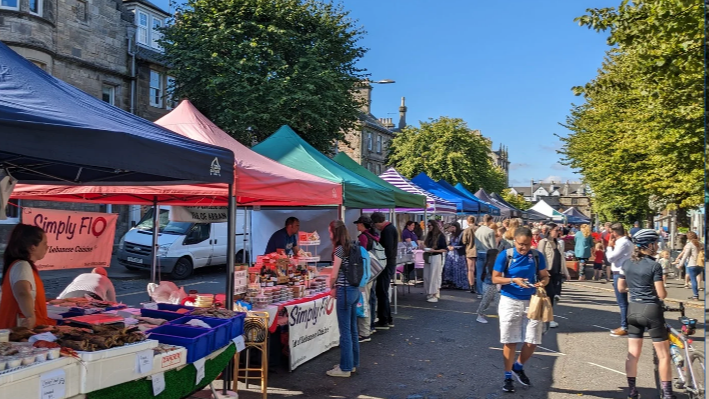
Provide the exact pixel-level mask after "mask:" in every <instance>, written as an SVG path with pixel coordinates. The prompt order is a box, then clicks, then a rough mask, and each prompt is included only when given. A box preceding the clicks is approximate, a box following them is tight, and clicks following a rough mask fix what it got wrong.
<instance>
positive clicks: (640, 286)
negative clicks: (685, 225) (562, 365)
mask: <svg viewBox="0 0 709 399" xmlns="http://www.w3.org/2000/svg"><path fill="white" fill-rule="evenodd" d="M658 241H659V235H658V234H657V232H656V231H655V230H652V229H641V230H639V231H638V232H636V233H635V235H634V236H633V238H632V242H633V245H634V251H633V254H632V256H631V257H630V259H628V260H626V261H625V262H624V263H623V265H622V266H621V271H620V278H619V280H618V291H620V292H628V293H629V301H628V302H629V304H628V357H627V359H626V361H625V373H626V376H627V378H628V389H629V391H630V392H629V393H628V397H629V398H632V399H637V398H638V390H637V388H636V386H635V379H636V377H637V375H638V359H639V358H640V353H641V352H642V347H643V334H644V333H645V331H646V330H647V332H648V335H650V338H652V344H653V346H654V348H655V352H657V357H658V359H659V365H658V366H659V374H660V380H661V381H662V399H672V369H671V368H670V342H669V337H668V334H667V329H666V328H665V317H664V315H663V309H662V300H663V299H665V297H666V296H667V291H665V285H664V283H663V281H662V266H661V265H660V264H659V263H657V262H656V261H655V258H653V257H652V256H651V255H653V254H656V253H657V242H658Z"/></svg>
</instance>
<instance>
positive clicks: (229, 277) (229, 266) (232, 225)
mask: <svg viewBox="0 0 709 399" xmlns="http://www.w3.org/2000/svg"><path fill="white" fill-rule="evenodd" d="M226 235H227V241H226V303H225V304H224V307H226V308H227V309H229V310H234V260H235V259H236V252H235V251H236V197H235V196H234V184H233V183H231V184H229V202H228V207H227V227H226ZM244 255H246V254H244ZM232 367H233V359H232V361H231V362H230V363H229V365H227V368H226V370H225V372H224V387H223V389H222V393H223V394H224V395H226V394H227V390H228V389H229V387H230V386H231V370H232Z"/></svg>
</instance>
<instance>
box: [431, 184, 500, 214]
mask: <svg viewBox="0 0 709 399" xmlns="http://www.w3.org/2000/svg"><path fill="white" fill-rule="evenodd" d="M438 184H440V185H441V187H443V188H445V189H446V190H448V191H451V192H453V193H455V194H458V195H460V196H461V197H463V198H468V199H470V200H472V201H473V202H475V203H477V204H478V211H477V213H484V212H489V210H490V208H489V207H488V206H487V204H485V203H484V202H482V201H480V200H479V199H477V198H475V197H474V196H473V197H469V196H467V195H465V194H464V193H462V192H460V191H458V189H456V188H455V187H453V185H452V184H450V183H448V182H447V181H445V180H443V179H441V180H439V181H438Z"/></svg>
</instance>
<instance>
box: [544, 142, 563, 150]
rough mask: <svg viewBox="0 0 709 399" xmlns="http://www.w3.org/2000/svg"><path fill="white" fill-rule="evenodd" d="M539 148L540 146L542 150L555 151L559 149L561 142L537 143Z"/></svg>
mask: <svg viewBox="0 0 709 399" xmlns="http://www.w3.org/2000/svg"><path fill="white" fill-rule="evenodd" d="M539 148H541V149H542V150H544V151H549V152H556V151H558V150H560V149H561V142H559V141H557V142H554V143H551V145H541V144H540V145H539Z"/></svg>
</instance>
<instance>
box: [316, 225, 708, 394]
mask: <svg viewBox="0 0 709 399" xmlns="http://www.w3.org/2000/svg"><path fill="white" fill-rule="evenodd" d="M476 220H477V219H476V218H475V217H473V216H469V217H468V218H467V219H466V220H465V221H464V222H462V223H461V222H458V221H456V222H451V223H448V224H443V223H441V222H440V221H439V220H436V219H431V220H428V221H426V227H427V229H426V234H424V231H423V228H422V226H421V225H420V224H419V223H416V222H413V221H409V222H407V223H406V224H405V227H404V229H403V231H402V233H401V234H399V232H398V230H397V229H396V227H395V226H394V225H393V224H392V223H391V222H390V221H387V220H386V217H385V215H384V214H382V213H379V212H375V213H373V214H372V215H371V217H366V216H362V217H360V218H359V219H357V220H356V221H355V224H356V225H357V230H358V232H359V236H358V243H359V245H361V246H362V247H364V248H365V249H366V250H367V251H368V252H369V254H370V256H371V257H372V258H376V259H378V260H379V261H380V262H381V263H382V264H383V265H385V266H384V268H383V269H384V270H383V271H382V272H381V273H380V274H379V275H378V276H377V277H376V279H375V280H373V281H371V282H370V283H368V284H366V286H364V288H363V289H360V288H358V287H352V286H350V285H349V284H348V283H347V281H346V279H345V271H346V270H347V267H348V262H349V259H348V256H347V254H348V253H349V252H348V249H349V245H350V244H349V243H350V238H349V236H348V233H347V229H346V226H345V225H344V224H343V223H342V222H340V221H336V222H333V223H332V224H331V228H330V237H331V239H332V240H333V248H334V257H333V259H334V265H335V267H334V269H335V270H334V273H335V274H336V275H337V276H338V277H337V278H335V279H334V280H335V281H334V282H333V288H334V290H333V295H335V296H336V297H337V315H338V324H339V327H340V351H341V360H340V364H339V365H336V366H335V367H334V368H333V369H332V370H329V371H328V375H330V376H335V377H349V376H350V375H351V373H353V372H355V371H356V369H357V367H358V366H359V344H360V343H362V342H368V341H371V340H372V334H374V333H375V332H377V331H380V330H389V329H391V328H394V320H393V318H392V312H391V306H390V303H389V289H390V287H391V283H392V281H393V280H394V278H395V274H396V266H397V265H396V263H397V262H396V260H397V255H398V250H399V243H400V242H401V243H403V245H404V246H405V247H406V248H409V249H411V248H419V249H421V250H423V259H424V267H423V285H424V287H423V288H424V292H425V294H426V300H427V301H428V302H432V303H435V302H438V301H439V300H440V299H441V289H442V288H450V289H458V290H466V291H470V292H471V293H472V294H474V295H476V296H477V298H478V299H480V300H481V301H480V303H479V304H478V309H477V315H478V316H477V321H478V322H479V323H483V324H486V323H488V320H487V319H486V318H485V314H486V312H487V311H488V309H489V308H490V307H491V306H492V305H493V303H495V302H497V312H498V318H499V329H500V342H501V343H502V345H503V358H504V373H505V378H504V382H503V390H504V391H506V392H514V390H515V387H514V380H513V378H514V379H516V380H517V381H518V382H519V383H520V384H522V385H525V386H529V385H531V382H530V380H529V377H528V376H527V375H526V374H525V372H524V365H525V363H526V362H527V361H528V360H529V359H530V358H531V357H532V355H533V354H534V351H535V349H536V347H537V346H538V345H540V344H541V342H542V336H543V334H544V332H545V328H546V327H550V328H555V327H558V323H557V322H556V321H554V320H551V321H549V322H548V323H544V322H542V321H540V320H531V319H529V318H528V317H527V309H528V308H529V306H530V300H531V298H532V296H533V295H535V293H536V292H537V289H538V288H539V289H543V290H544V291H545V293H546V296H547V297H548V298H549V299H550V303H551V305H552V307H553V306H555V305H556V304H557V302H558V301H559V300H560V299H561V295H562V286H563V283H564V281H566V280H570V279H571V274H570V272H569V268H568V267H567V264H566V261H567V260H572V261H575V265H577V269H576V271H577V272H578V279H579V280H582V281H583V280H586V279H587V275H588V278H589V279H592V280H594V281H599V282H601V283H606V282H610V281H611V280H612V281H613V289H614V292H615V295H616V300H617V303H618V306H619V308H620V327H618V328H617V329H615V330H612V331H611V335H612V336H614V337H623V336H627V337H628V342H629V344H628V358H627V359H628V360H627V361H626V372H627V377H628V386H629V397H630V398H633V399H637V397H638V395H637V389H636V388H635V379H636V376H637V363H638V357H639V355H640V351H641V349H642V337H643V335H644V332H645V331H648V334H649V335H650V337H651V338H652V340H653V345H654V347H655V350H656V352H657V354H658V359H659V362H660V366H659V367H660V369H659V370H660V371H659V374H660V377H661V379H662V381H663V383H662V388H663V399H670V398H671V397H672V386H671V370H670V365H669V359H670V355H669V341H668V336H667V331H666V329H665V328H664V317H663V314H662V306H661V304H662V300H663V299H664V298H665V297H666V295H667V291H666V289H665V287H666V281H667V278H668V274H670V272H671V271H672V270H673V269H674V270H675V275H676V278H678V279H681V278H686V280H685V281H686V284H687V286H689V284H691V286H692V289H693V296H692V298H693V299H697V298H698V291H699V290H701V289H702V288H701V283H702V276H703V271H704V250H703V248H704V247H703V244H702V243H701V242H699V240H698V237H697V235H696V234H695V233H693V232H689V233H688V234H687V244H686V245H685V246H684V248H683V250H682V252H681V253H680V254H679V255H678V256H677V257H676V259H675V260H674V261H672V260H671V256H670V252H669V251H668V250H667V249H666V248H665V245H664V244H665V242H666V236H665V235H664V233H665V232H664V230H660V231H657V230H653V229H642V228H640V227H639V224H636V225H635V226H634V227H633V229H631V230H630V232H626V231H625V228H624V226H623V225H622V224H621V223H605V224H604V225H603V226H602V228H601V229H599V230H598V231H593V229H592V228H591V226H590V225H588V224H582V225H580V226H572V225H566V226H564V225H559V224H556V223H550V222H539V223H533V224H525V223H523V222H522V220H520V219H505V220H502V221H501V222H499V223H497V222H495V220H494V218H493V217H492V216H489V215H485V216H483V217H482V218H481V220H480V221H479V223H476ZM461 224H462V225H463V226H465V227H464V228H463V226H461ZM352 245H355V244H352ZM567 249H568V250H567ZM403 272H404V273H403V274H404V278H405V279H409V278H410V276H411V274H412V273H415V269H414V267H413V265H407V266H406V267H405V268H404V270H403ZM684 275H686V277H684ZM362 291H363V292H362ZM360 292H362V294H361V296H360ZM353 297H356V299H355V298H353ZM358 300H359V301H360V302H359V306H366V307H368V310H369V311H368V312H364V313H365V315H364V317H362V315H361V314H360V317H357V315H356V314H357V312H356V308H357V306H358ZM519 344H522V348H521V351H520V353H519V355H518V356H516V357H515V355H516V353H517V347H518V345H519ZM668 373H669V374H668ZM668 375H669V377H668Z"/></svg>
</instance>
